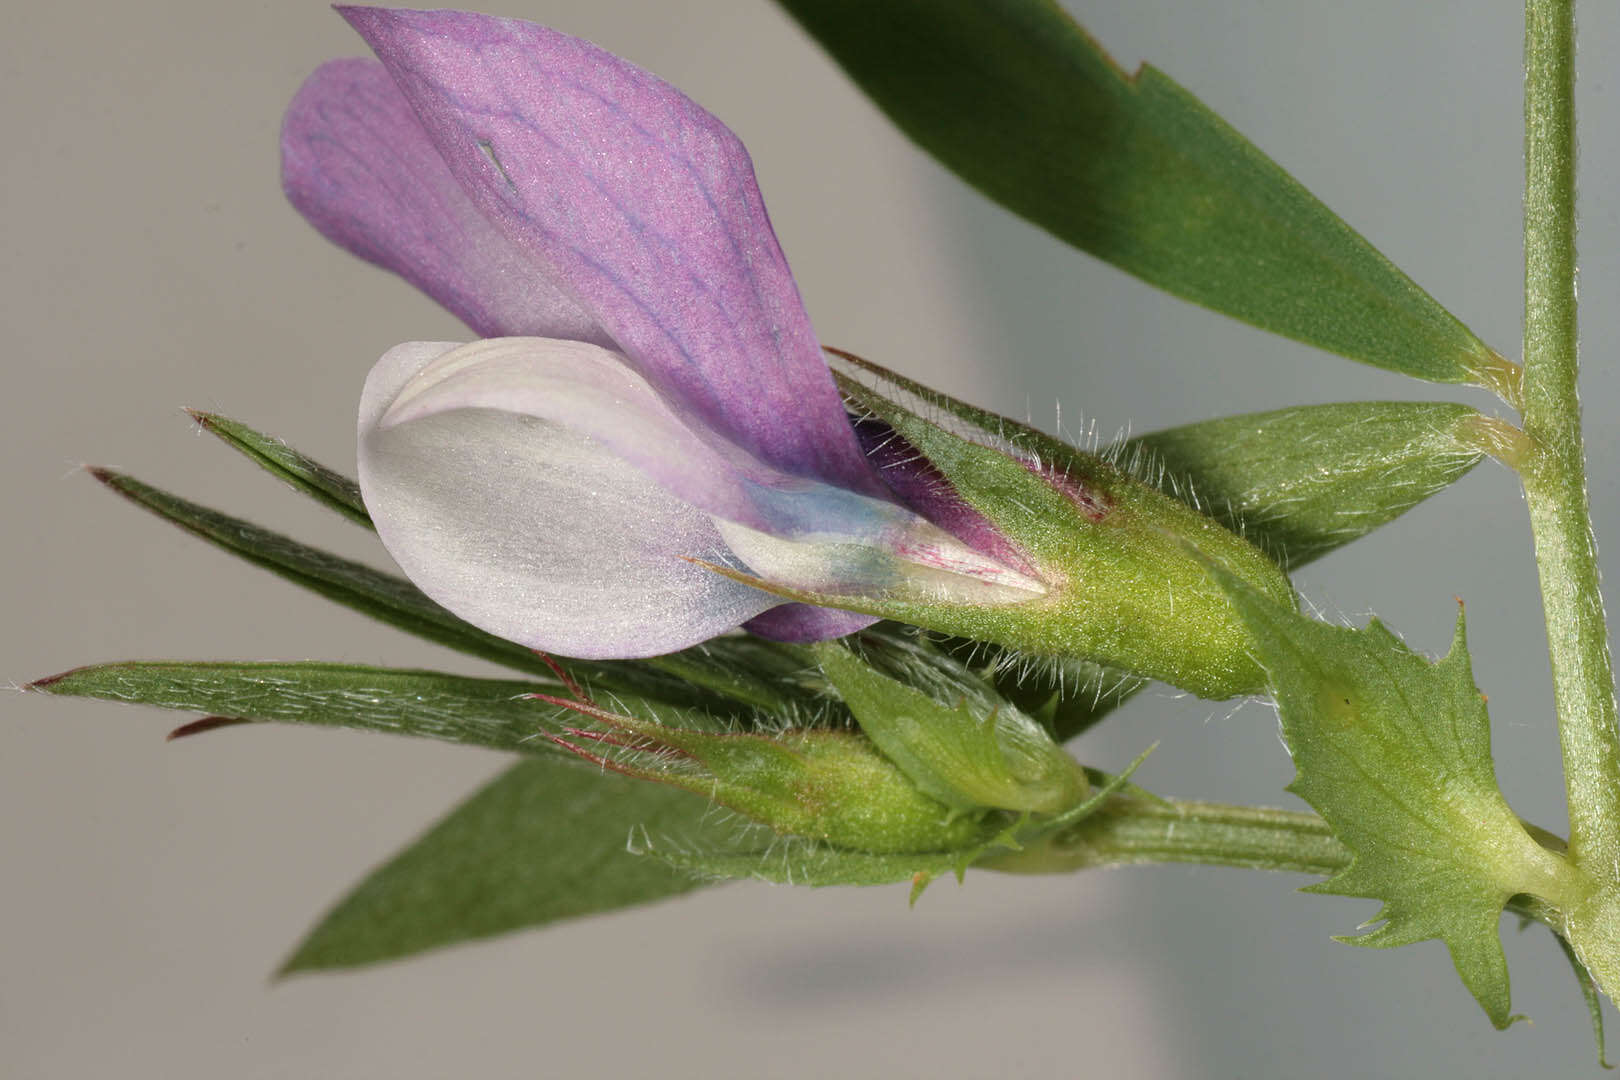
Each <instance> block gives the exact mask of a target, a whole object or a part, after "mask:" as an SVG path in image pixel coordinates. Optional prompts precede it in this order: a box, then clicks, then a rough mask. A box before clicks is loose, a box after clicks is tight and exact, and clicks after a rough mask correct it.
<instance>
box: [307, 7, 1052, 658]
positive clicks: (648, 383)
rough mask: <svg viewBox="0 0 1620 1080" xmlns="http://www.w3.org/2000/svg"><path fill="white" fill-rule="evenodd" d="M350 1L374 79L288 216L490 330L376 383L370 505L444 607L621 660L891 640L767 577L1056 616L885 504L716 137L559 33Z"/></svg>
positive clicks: (728, 137)
mask: <svg viewBox="0 0 1620 1080" xmlns="http://www.w3.org/2000/svg"><path fill="white" fill-rule="evenodd" d="M340 10H341V11H342V14H343V15H344V17H345V18H347V19H348V20H349V22H350V24H351V25H353V26H354V27H355V29H356V30H357V31H359V33H360V34H361V36H362V37H363V38H364V39H365V41H366V43H367V44H368V45H370V46H371V48H372V50H373V51H374V52H375V53H376V55H377V57H378V60H379V61H380V63H379V62H373V61H367V60H343V61H337V62H334V63H331V64H328V65H326V66H324V67H322V68H321V69H320V70H318V71H317V72H316V73H315V74H314V75H313V76H311V78H310V79H309V80H308V81H307V82H306V83H305V85H304V87H303V88H302V89H301V90H300V91H299V93H298V95H297V97H296V98H295V99H294V101H293V103H292V106H291V108H290V109H289V111H288V115H287V118H286V122H285V125H284V128H283V137H282V152H283V174H284V185H285V188H286V190H287V193H288V195H289V197H290V198H291V200H292V201H293V203H294V205H295V206H297V207H298V209H299V210H300V211H302V212H303V213H304V215H305V216H306V217H307V218H309V220H310V221H311V222H312V223H314V224H315V225H316V226H317V228H319V229H320V230H321V231H322V232H323V233H324V234H325V235H326V236H327V237H328V238H330V239H332V240H334V241H335V242H337V243H339V244H340V245H342V246H344V247H346V248H348V249H349V250H351V251H353V252H355V253H356V254H359V255H361V256H362V257H364V258H367V259H369V260H371V261H372V262H375V263H377V264H379V265H381V266H384V267H386V268H388V269H391V270H394V271H396V272H397V273H399V274H400V275H401V276H403V277H405V278H407V279H408V280H410V281H412V282H413V283H414V284H416V285H418V286H419V287H420V288H422V289H423V290H424V291H426V292H427V293H429V294H430V295H432V296H433V297H434V298H436V299H437V300H439V301H440V302H441V303H443V304H444V305H445V306H446V307H448V308H449V309H450V310H451V311H453V312H454V313H456V314H457V315H458V316H460V317H461V318H462V319H463V320H464V321H465V322H467V324H468V325H469V326H470V327H471V328H472V329H473V330H474V331H475V332H476V333H477V334H478V335H480V336H481V337H483V338H486V339H488V340H482V341H477V342H473V343H471V344H458V343H453V342H413V343H409V344H405V345H401V346H399V347H397V348H395V349H393V350H390V351H389V352H388V353H387V354H386V355H385V356H384V357H383V358H382V359H381V360H380V361H379V362H378V364H377V365H376V367H375V368H374V369H373V370H372V372H371V374H370V376H369V377H368V379H367V381H366V388H365V391H364V395H363V399H362V404H361V411H360V430H359V436H360V482H361V487H362V491H363V493H364V497H365V501H366V505H367V507H368V509H369V510H370V512H371V514H372V517H373V520H374V521H375V523H376V525H377V530H378V533H379V535H380V536H381V537H382V540H383V542H384V544H385V546H386V547H387V548H388V550H389V552H390V553H391V554H392V555H393V556H394V558H395V560H396V561H397V562H399V564H400V566H401V567H402V568H403V569H404V570H405V572H406V574H407V575H408V576H409V577H410V578H411V579H412V580H413V581H414V582H415V583H416V584H417V585H418V586H420V587H421V588H422V589H423V590H424V591H425V592H426V593H427V594H428V595H429V596H431V597H433V598H434V599H435V600H437V601H439V602H440V603H441V604H443V605H444V606H446V607H447V608H449V609H450V610H452V611H454V612H456V613H457V614H459V615H461V616H462V617H463V618H466V619H467V620H468V621H470V622H472V623H474V624H476V625H478V626H481V627H483V628H484V629H487V630H489V631H491V632H493V633H496V634H499V635H501V636H503V637H507V638H510V639H512V640H515V641H519V642H522V643H524V644H528V645H531V646H533V647H535V648H540V649H545V650H549V651H555V652H558V653H562V654H566V655H572V656H581V657H601V656H636V655H648V654H654V653H660V652H665V651H669V650H673V649H677V648H680V647H683V646H686V645H690V644H693V643H695V642H697V641H701V640H703V639H705V638H707V637H710V636H713V635H714V634H716V633H720V632H722V631H724V630H727V629H730V628H732V627H735V626H737V625H739V624H742V623H745V622H748V623H749V625H750V627H751V628H754V629H756V630H759V631H761V632H766V633H770V634H772V635H774V636H779V637H788V638H797V639H804V640H808V639H814V638H820V637H828V636H835V635H837V634H841V633H847V632H849V631H850V630H852V629H855V628H857V627H859V626H861V625H864V624H865V623H866V622H869V621H870V619H871V616H869V615H868V616H860V615H852V614H850V613H848V612H843V611H837V610H828V609H825V608H817V607H809V606H805V605H802V604H797V603H787V602H786V600H785V599H784V597H783V596H782V595H778V594H777V593H773V592H768V591H765V590H764V589H762V588H759V587H756V586H757V585H768V586H770V587H772V588H773V589H776V590H783V591H788V592H796V593H802V594H805V595H811V594H814V595H817V596H822V595H826V596H840V597H857V598H865V599H868V600H871V601H873V602H879V601H882V600H884V599H885V598H904V599H908V600H911V601H914V602H918V603H930V604H947V605H966V606H972V607H982V606H1002V605H1008V604H1018V603H1021V602H1025V601H1028V600H1031V599H1035V598H1038V597H1040V596H1042V595H1043V594H1044V593H1045V591H1046V586H1045V584H1044V583H1043V582H1042V581H1041V580H1040V578H1039V577H1038V576H1037V575H1036V574H1034V573H1033V572H1032V571H1031V570H1030V568H1029V567H1028V566H1027V565H1022V564H1020V562H1019V561H1018V559H1017V556H1016V552H1015V551H1014V550H1013V549H1012V548H1011V546H1010V545H1006V544H1004V543H1001V542H1000V541H999V539H998V538H997V537H996V536H995V534H994V530H980V533H981V535H977V536H972V537H971V538H972V539H973V541H974V542H973V543H971V544H970V543H967V542H964V540H963V539H962V538H961V537H960V536H959V535H957V533H953V532H951V531H946V529H943V528H940V527H939V526H938V525H937V524H934V523H931V522H930V521H928V520H926V519H925V518H924V517H921V516H918V514H917V513H914V512H913V511H912V510H910V509H907V508H905V507H904V506H902V505H901V504H900V503H899V501H897V499H896V498H895V496H894V495H893V494H892V492H891V491H890V489H889V488H888V487H887V486H886V485H885V483H884V481H883V479H882V477H881V475H880V473H879V471H878V469H877V467H876V466H875V465H874V463H873V461H872V460H871V459H869V458H868V456H867V455H866V454H865V453H864V452H863V450H862V448H861V445H860V443H859V442H858V440H857V439H856V437H855V435H854V433H853V431H852V429H851V426H850V423H849V421H848V419H847V416H846V413H845V409H844V404H843V401H842V399H841V398H840V395H839V392H838V390H837V388H836V387H835V386H834V383H833V380H832V378H831V376H830V374H829V372H828V370H827V367H826V363H825V361H824V359H823V357H822V354H821V351H820V346H819V344H818V342H817V340H816V337H815V334H814V332H813V331H812V329H811V327H810V322H809V318H808V316H807V314H806V312H805V310H804V306H803V304H802V302H801V300H800V298H799V295H798V291H797V288H796V286H795V285H794V282H793V278H792V276H791V274H790V273H789V271H788V267H787V263H786V260H785V259H784V258H783V256H782V252H781V250H780V248H779V247H778V245H777V242H776V238H775V235H774V234H773V232H772V230H771V227H770V223H769V220H768V219H767V217H766V214H765V208H764V204H763V202H762V201H761V199H760V195H759V191H758V187H757V185H756V183H755V180H754V175H753V169H752V165H751V163H750V161H749V158H748V155H747V153H746V151H744V149H743V147H742V144H741V143H740V142H739V141H738V140H737V138H736V136H734V135H733V134H732V133H731V132H730V131H729V130H728V129H726V128H725V126H724V125H722V124H721V123H720V122H719V121H718V120H716V119H715V118H714V117H713V116H711V115H709V114H708V113H707V112H705V111H704V110H703V109H701V108H700V107H699V106H697V105H696V104H694V103H693V102H692V101H690V100H689V99H688V98H686V97H685V96H684V95H682V94H681V93H680V92H679V91H677V90H675V89H674V88H673V87H670V86H669V85H667V84H665V83H664V82H662V81H660V80H659V79H657V78H655V77H654V76H652V75H650V74H648V73H647V72H645V71H642V70H640V69H639V68H636V67H634V66H633V65H631V64H629V63H627V62H625V61H623V60H621V59H619V58H617V57H614V56H612V55H610V54H608V53H606V52H603V51H602V50H600V49H597V48H596V47H595V46H592V45H590V44H588V43H586V42H584V41H580V40H578V39H576V38H572V37H569V36H567V35H565V34H561V33H558V32H556V31H552V30H548V29H545V28H543V27H539V26H535V25H532V24H529V23H524V22H519V21H515V20H509V19H499V18H492V17H487V16H482V15H473V14H467V13H462V12H419V11H403V10H387V9H379V8H343V9H340ZM968 516H969V517H971V514H969V515H968ZM957 532H961V530H957ZM962 535H968V534H966V533H962ZM717 570H725V571H728V572H729V576H728V575H727V574H722V573H719V572H717ZM784 605H785V606H784ZM750 620H752V621H751V622H750Z"/></svg>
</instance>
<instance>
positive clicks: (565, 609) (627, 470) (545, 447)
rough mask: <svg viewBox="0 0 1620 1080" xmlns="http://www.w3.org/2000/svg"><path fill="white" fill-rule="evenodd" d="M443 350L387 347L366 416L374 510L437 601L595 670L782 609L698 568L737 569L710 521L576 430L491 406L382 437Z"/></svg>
mask: <svg viewBox="0 0 1620 1080" xmlns="http://www.w3.org/2000/svg"><path fill="white" fill-rule="evenodd" d="M448 351H449V350H447V349H445V348H443V347H442V346H439V345H434V344H421V343H417V344H413V345H410V346H402V347H400V348H399V349H395V350H392V351H391V352H390V353H389V354H388V355H387V356H385V357H384V358H383V360H382V361H380V362H379V363H378V365H377V367H376V368H375V369H374V371H373V376H372V379H371V380H368V383H367V391H366V395H365V398H364V402H363V411H362V415H361V430H360V485H361V490H362V492H363V494H364V497H365V500H366V505H367V507H368V509H369V510H370V511H371V514H372V517H373V520H374V521H375V522H376V524H377V531H378V534H379V535H380V536H381V537H382V540H383V544H384V546H386V547H387V548H388V551H389V553H390V554H391V555H392V556H393V557H394V559H395V561H396V562H398V563H399V565H400V567H401V568H402V569H403V570H404V571H405V573H406V575H407V576H408V577H409V578H410V579H411V580H412V581H413V582H415V583H416V584H417V586H418V587H420V588H421V589H422V590H423V591H424V592H426V593H427V594H428V595H429V596H430V597H432V598H433V599H434V600H436V601H438V602H439V603H440V604H443V605H444V606H445V607H446V608H448V609H449V610H451V611H452V612H455V613H456V614H457V615H460V616H461V617H462V618H464V619H466V620H467V621H469V622H471V623H473V624H474V625H476V626H479V627H482V628H483V629H485V630H488V631H489V632H491V633H493V634H498V635H499V636H501V637H505V638H508V639H510V640H513V641H518V642H521V643H523V644H525V645H529V646H531V647H533V648H537V649H544V650H547V651H553V652H557V653H561V654H564V655H569V656H578V657H585V658H591V657H606V656H620V657H625V656H647V655H655V654H658V653H662V652H668V651H671V650H674V649H679V648H683V647H685V646H687V645H691V644H694V643H696V642H699V641H702V640H705V639H707V638H710V637H713V636H714V635H716V634H719V633H722V632H724V631H726V630H729V629H731V628H733V627H735V626H737V625H738V624H740V623H742V622H744V621H745V620H747V619H749V618H751V617H753V616H755V615H758V614H759V613H761V612H762V611H764V610H766V609H767V608H770V607H772V606H773V605H775V604H777V603H778V602H779V601H778V600H777V599H776V598H774V597H771V596H769V595H767V594H765V593H763V592H760V591H759V590H757V589H753V588H751V587H749V586H746V585H742V584H740V583H738V582H735V581H732V580H730V579H728V578H726V577H724V576H722V575H720V574H717V573H715V572H713V571H712V570H710V569H707V568H705V567H704V566H701V565H698V564H697V563H695V562H693V561H691V560H694V559H698V560H707V561H711V562H720V563H727V562H730V561H731V560H730V558H729V556H728V554H727V552H726V548H725V545H724V543H723V542H722V541H721V539H720V537H719V534H718V532H717V531H716V529H715V526H714V524H713V522H712V519H711V518H710V517H709V515H708V514H706V513H704V512H703V511H701V510H698V509H697V508H695V507H693V506H692V505H691V504H689V503H687V502H685V501H684V500H681V499H679V498H677V497H675V496H673V495H671V494H670V493H669V492H667V491H665V490H664V489H663V488H661V487H659V486H658V485H657V484H656V483H654V482H653V481H652V480H650V479H649V478H648V477H647V476H646V474H645V473H643V472H642V471H641V470H640V469H638V468H636V467H635V466H634V465H632V464H629V463H627V462H626V461H624V460H623V459H622V458H620V457H618V456H617V455H615V454H613V453H611V452H610V451H607V450H606V449H604V448H603V447H602V446H601V445H600V444H599V443H596V442H595V441H593V440H591V439H589V438H584V437H581V436H580V435H579V434H578V433H576V432H572V431H570V430H568V429H567V428H564V427H560V426H558V425H556V424H553V423H548V422H546V421H543V420H537V419H535V418H532V417H528V416H523V415H520V414H516V413H510V412H503V411H499V410H495V409H488V408H466V409H457V410H452V411H449V412H441V413H437V414H434V415H429V416H424V417H422V418H419V419H415V420H412V421H410V422H407V423H398V424H395V425H393V426H391V427H385V426H381V425H379V424H378V423H377V421H378V420H379V419H380V418H381V416H382V415H383V413H384V412H385V411H386V409H387V407H388V404H389V403H390V402H391V401H392V399H393V398H394V397H395V396H397V394H398V390H399V388H400V387H401V386H402V385H404V384H405V383H406V382H408V381H409V379H410V378H411V376H412V375H414V374H416V372H417V371H419V370H420V369H421V367H423V366H425V365H426V364H428V363H430V362H432V360H434V359H435V358H436V357H438V356H442V355H443V354H444V353H446V352H448ZM374 384H375V385H374Z"/></svg>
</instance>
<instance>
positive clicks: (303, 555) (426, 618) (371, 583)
mask: <svg viewBox="0 0 1620 1080" xmlns="http://www.w3.org/2000/svg"><path fill="white" fill-rule="evenodd" d="M91 474H92V475H93V476H95V478H96V479H97V480H100V481H101V482H102V483H103V484H106V485H107V486H108V487H110V488H112V489H113V490H114V491H116V492H118V493H119V494H120V495H123V496H124V497H125V498H127V499H129V500H130V501H131V502H134V503H136V504H138V505H140V506H142V507H144V508H146V509H148V510H150V511H152V512H153V513H155V514H157V515H158V516H159V517H162V518H164V519H165V520H167V521H169V522H172V523H173V524H175V525H178V526H180V527H181V528H183V529H185V530H186V531H187V532H189V533H191V534H193V535H194V536H198V537H201V538H202V539H204V540H207V541H208V542H209V543H211V544H214V545H215V546H217V547H220V548H222V549H224V550H225V551H228V552H230V553H231V554H233V555H237V556H239V557H241V558H243V559H246V560H247V561H248V562H251V563H253V564H255V565H257V566H261V567H263V568H264V569H266V570H269V571H270V572H271V573H274V574H276V575H278V576H280V577H283V578H285V579H287V580H288V581H291V582H293V583H294V584H297V585H302V586H303V587H304V588H306V589H310V590H312V591H314V592H317V593H319V594H321V595H322V596H325V597H326V598H327V599H329V600H334V601H336V602H337V603H339V604H342V605H344V606H345V607H349V608H352V609H354V610H355V611H358V612H360V613H361V614H362V615H368V616H370V617H371V618H374V619H378V620H380V621H382V622H385V623H388V624H389V625H391V626H394V627H397V628H399V629H401V630H404V631H406V632H408V633H412V634H416V635H417V636H418V637H423V638H426V639H428V640H429V641H434V642H437V643H438V644H441V645H447V646H449V647H450V648H452V649H458V650H460V651H461V652H465V653H468V654H470V655H472V656H477V657H480V658H482V659H485V660H491V661H494V662H495V663H498V664H504V665H505V666H507V667H511V668H516V669H518V670H521V671H526V672H532V673H535V674H542V675H547V676H549V675H550V674H551V667H550V666H549V665H548V664H547V663H546V661H545V660H543V659H542V658H541V657H539V656H538V655H536V654H535V653H534V652H533V651H532V650H529V649H526V648H524V647H523V646H522V645H519V644H517V643H515V642H511V641H506V640H504V639H502V638H498V637H496V636H494V635H493V634H488V633H485V632H484V631H482V630H480V629H478V628H477V627H475V626H473V625H471V624H469V623H466V622H463V621H462V620H461V619H459V618H457V617H456V616H454V615H452V614H451V613H450V612H448V611H446V610H445V609H444V608H442V607H440V606H439V605H438V604H435V603H434V602H433V601H432V600H430V599H428V598H427V597H426V596H425V595H423V593H422V591H421V590H420V589H418V588H417V587H416V586H415V585H412V584H411V583H410V582H408V581H406V580H405V579H404V578H399V577H395V576H393V575H392V574H385V573H382V572H381V571H379V570H373V569H372V568H371V567H369V566H366V565H364V564H363V563H357V562H354V561H352V560H350V559H344V558H340V557H339V556H336V555H332V554H329V553H327V552H324V551H321V550H319V549H317V548H312V547H309V546H307V545H305V544H301V543H299V542H298V541H296V540H293V539H291V538H289V537H287V536H284V535H282V534H280V533H277V532H273V531H271V530H269V529H265V528H263V527H261V526H258V525H255V524H253V523H252V522H250V521H244V520H243V519H241V518H237V517H232V516H231V515H229V514H223V513H220V512H219V511H217V510H211V509H209V508H208V507H206V506H200V505H198V504H197V503H194V502H190V501H189V500H186V499H182V498H180V497H179V496H177V495H171V494H170V493H168V492H166V491H163V490H161V489H159V488H155V487H152V486H150V485H149V484H144V483H142V482H141V481H139V480H136V479H135V478H134V477H131V476H125V475H124V474H122V473H117V472H113V471H112V470H110V469H92V470H91ZM733 648H746V646H732V645H727V644H723V643H721V642H719V641H716V642H709V643H707V644H705V645H699V646H696V647H694V648H692V649H689V650H686V652H684V653H677V654H672V656H670V657H664V658H660V663H659V664H654V663H651V662H647V661H633V660H572V659H567V658H560V657H559V658H554V659H556V660H557V661H558V662H559V663H560V664H561V665H562V666H563V667H564V668H565V669H566V670H567V671H568V672H569V674H570V675H571V676H572V677H573V678H574V679H576V680H578V681H580V682H582V683H586V684H589V685H594V686H598V687H602V688H607V689H613V690H620V691H624V692H626V693H630V694H634V695H637V696H643V697H647V698H650V699H653V700H657V701H667V702H670V703H672V704H676V705H705V706H714V707H717V708H719V709H721V711H726V706H727V705H728V703H732V702H736V701H739V700H740V701H742V702H743V703H744V704H752V703H755V702H758V701H762V700H764V701H770V702H771V703H772V704H781V705H786V704H787V703H788V702H789V701H790V700H792V701H794V702H804V701H808V700H809V695H807V694H801V695H799V696H797V697H794V698H792V699H790V698H788V697H786V696H784V695H785V694H786V692H787V691H788V690H789V689H791V685H790V684H788V683H787V682H785V681H784V680H782V679H774V680H770V681H767V680H766V679H765V678H764V677H761V676H758V675H751V674H749V673H747V672H745V671H739V670H738V669H737V668H736V667H735V666H733V665H730V664H729V663H725V662H723V661H724V657H725V655H726V653H727V651H728V650H729V649H733ZM770 648H771V646H770V645H769V643H763V644H761V645H760V646H758V647H757V649H759V650H768V649H770ZM783 648H784V650H788V649H790V647H783ZM796 656H797V654H796V653H793V652H791V651H784V652H783V653H782V655H780V656H779V657H778V658H777V660H776V662H777V664H778V665H779V668H782V669H784V670H785V668H783V665H787V666H791V665H794V664H802V663H804V662H803V661H800V660H797V659H795V657H796Z"/></svg>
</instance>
